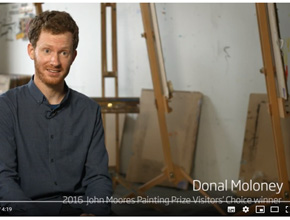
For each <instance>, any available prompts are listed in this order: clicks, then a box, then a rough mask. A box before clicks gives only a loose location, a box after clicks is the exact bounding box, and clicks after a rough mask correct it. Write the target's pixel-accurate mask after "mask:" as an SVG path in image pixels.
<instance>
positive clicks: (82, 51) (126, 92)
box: [0, 3, 266, 181]
mask: <svg viewBox="0 0 290 220" xmlns="http://www.w3.org/2000/svg"><path fill="white" fill-rule="evenodd" d="M43 8H44V9H56V10H65V11H68V12H69V13H71V15H72V16H73V17H74V18H75V20H76V21H77V23H78V24H79V27H80V44H79V48H78V57H77V59H76V61H75V63H74V64H73V67H72V69H71V73H70V75H69V77H68V80H67V82H68V84H69V85H70V86H71V87H73V88H75V89H76V90H79V91H80V92H83V93H85V94H86V95H88V96H101V60H100V51H101V48H100V6H99V4H68V3H66V4H55V3H53V4H52V3H51V4H44V5H43ZM117 11H118V59H119V87H120V89H119V94H120V96H130V97H134V96H140V94H141V89H142V88H152V82H151V78H150V72H149V71H150V70H149V63H148V57H147V50H146V45H145V40H144V39H143V38H141V33H143V26H142V19H141V13H140V8H139V4H124V3H120V4H118V5H117ZM157 12H158V19H159V26H160V32H161V40H162V44H163V52H164V58H165V66H166V70H167V78H168V80H171V81H172V82H173V86H174V88H175V89H176V90H186V91H200V92H202V93H203V94H204V101H203V106H202V115H201V120H200V129H199V134H198V143H197V149H196V159H195V165H194V172H193V173H194V174H193V176H194V178H196V179H199V180H202V181H224V180H225V179H229V180H230V179H234V180H236V179H237V178H238V175H239V168H240V159H241V152H242V146H243V138H244V129H245V124H246V115H247V108H248V98H249V94H250V93H254V92H256V93H257V92H259V93H265V92H266V89H265V80H264V77H263V75H261V74H260V73H259V69H260V68H261V67H262V57H261V51H260V42H259V35H258V26H257V20H256V10H255V5H254V4H253V3H252V4H245V3H243V4H198V3H183V4H172V3H171V4H169V3H158V4H157ZM26 44H27V42H23V41H17V42H13V43H12V42H9V43H8V44H5V45H3V43H2V44H1V47H2V48H1V51H2V49H3V48H4V50H5V49H9V56H8V59H9V62H8V61H7V59H4V58H3V55H0V56H1V57H0V58H1V60H0V64H1V65H0V72H9V73H22V74H32V73H33V64H32V63H31V61H30V60H29V59H28V58H27V56H26V49H25V48H26ZM5 53H8V50H6V52H5ZM0 54H2V52H1V53H0ZM108 94H113V93H112V92H111V93H108Z"/></svg>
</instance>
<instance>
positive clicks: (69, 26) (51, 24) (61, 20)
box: [28, 11, 79, 50]
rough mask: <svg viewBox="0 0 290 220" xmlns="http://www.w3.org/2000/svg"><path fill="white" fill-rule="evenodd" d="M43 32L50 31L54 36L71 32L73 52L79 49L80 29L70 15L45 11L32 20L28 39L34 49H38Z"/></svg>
mask: <svg viewBox="0 0 290 220" xmlns="http://www.w3.org/2000/svg"><path fill="white" fill-rule="evenodd" d="M41 31H48V32H51V33H52V34H63V33H65V32H70V33H72V35H73V50H75V49H76V48H77V47H78V43H79V28H78V26H77V24H76V22H75V21H74V20H73V18H72V17H71V16H70V14H68V13H66V12H64V11H63V12H61V11H45V12H42V13H40V14H39V15H37V16H36V17H35V18H33V19H32V20H31V22H30V24H29V30H28V39H29V41H30V43H31V44H32V46H33V47H36V43H37V41H38V39H39V36H40V33H41Z"/></svg>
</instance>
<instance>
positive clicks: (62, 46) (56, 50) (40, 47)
mask: <svg viewBox="0 0 290 220" xmlns="http://www.w3.org/2000/svg"><path fill="white" fill-rule="evenodd" d="M28 54H29V56H30V58H31V59H32V60H34V66H35V80H37V81H38V82H40V83H42V84H43V85H45V86H48V87H54V86H57V85H61V84H63V82H64V79H65V77H66V76H67V75H68V73H69V70H70V66H71V64H72V63H73V61H74V59H75V57H76V51H74V50H73V37H72V33H70V32H65V33H63V34H56V35H54V34H52V33H50V32H48V31H41V33H40V36H39V39H38V41H37V43H36V47H35V48H34V47H33V46H32V45H31V44H29V45H28Z"/></svg>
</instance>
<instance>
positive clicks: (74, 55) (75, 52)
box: [71, 50, 78, 63]
mask: <svg viewBox="0 0 290 220" xmlns="http://www.w3.org/2000/svg"><path fill="white" fill-rule="evenodd" d="M77 54H78V52H77V50H75V51H74V52H73V58H72V61H71V63H73V62H74V60H75V58H76V56H77Z"/></svg>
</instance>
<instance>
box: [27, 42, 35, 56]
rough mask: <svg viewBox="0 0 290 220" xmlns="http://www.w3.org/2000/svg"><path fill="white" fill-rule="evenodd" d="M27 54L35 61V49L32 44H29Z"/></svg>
mask: <svg viewBox="0 0 290 220" xmlns="http://www.w3.org/2000/svg"><path fill="white" fill-rule="evenodd" d="M27 52H28V56H29V57H30V59H32V60H34V47H33V46H32V44H31V43H29V44H28V46H27Z"/></svg>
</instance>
